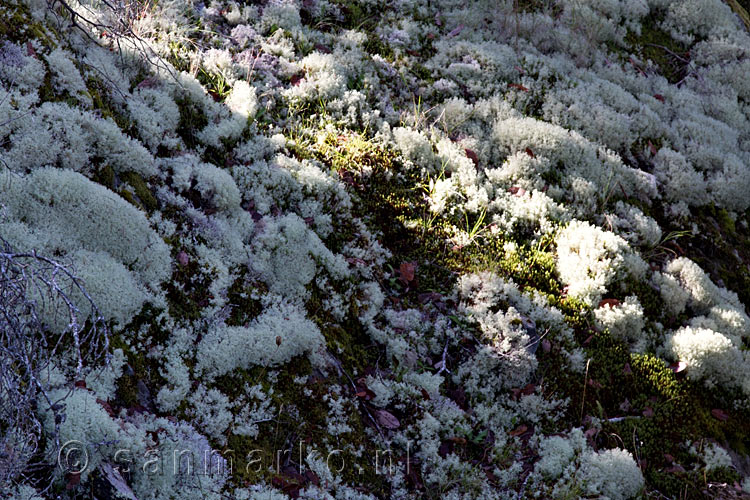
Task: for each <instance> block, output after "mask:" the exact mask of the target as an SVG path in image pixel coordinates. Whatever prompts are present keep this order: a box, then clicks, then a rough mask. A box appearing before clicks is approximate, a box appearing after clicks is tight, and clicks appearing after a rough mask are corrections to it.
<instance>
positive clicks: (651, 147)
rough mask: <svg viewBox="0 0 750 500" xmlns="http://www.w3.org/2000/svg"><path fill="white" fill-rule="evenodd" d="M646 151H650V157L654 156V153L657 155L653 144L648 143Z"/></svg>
mask: <svg viewBox="0 0 750 500" xmlns="http://www.w3.org/2000/svg"><path fill="white" fill-rule="evenodd" d="M648 149H649V151H651V154H652V155H654V156H656V153H657V151H656V146H654V143H653V142H651V141H648Z"/></svg>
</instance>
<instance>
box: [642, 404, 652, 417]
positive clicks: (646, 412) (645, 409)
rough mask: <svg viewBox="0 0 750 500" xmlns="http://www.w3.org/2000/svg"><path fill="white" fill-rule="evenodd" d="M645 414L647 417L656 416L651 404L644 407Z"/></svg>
mask: <svg viewBox="0 0 750 500" xmlns="http://www.w3.org/2000/svg"><path fill="white" fill-rule="evenodd" d="M643 416H644V417H646V418H651V417H653V416H654V409H653V408H651V407H650V406H647V407H646V408H644V409H643Z"/></svg>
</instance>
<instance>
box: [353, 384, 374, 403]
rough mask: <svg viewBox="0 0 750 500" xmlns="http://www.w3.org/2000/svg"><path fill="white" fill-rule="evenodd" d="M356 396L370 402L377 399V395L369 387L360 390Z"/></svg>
mask: <svg viewBox="0 0 750 500" xmlns="http://www.w3.org/2000/svg"><path fill="white" fill-rule="evenodd" d="M355 396H357V397H358V398H362V399H364V400H365V401H370V400H372V399H374V398H375V393H374V392H373V391H372V390H370V389H368V388H367V387H365V388H364V389H360V390H359V391H358V392H357V393H356V394H355Z"/></svg>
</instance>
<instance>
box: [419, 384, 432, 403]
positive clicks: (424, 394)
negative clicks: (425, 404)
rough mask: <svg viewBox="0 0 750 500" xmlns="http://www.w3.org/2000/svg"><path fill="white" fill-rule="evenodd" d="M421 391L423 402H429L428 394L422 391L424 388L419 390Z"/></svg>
mask: <svg viewBox="0 0 750 500" xmlns="http://www.w3.org/2000/svg"><path fill="white" fill-rule="evenodd" d="M421 391H422V397H423V398H424V400H425V401H429V400H430V394H429V393H428V392H427V391H426V390H425V389H424V387H423V388H422V389H421Z"/></svg>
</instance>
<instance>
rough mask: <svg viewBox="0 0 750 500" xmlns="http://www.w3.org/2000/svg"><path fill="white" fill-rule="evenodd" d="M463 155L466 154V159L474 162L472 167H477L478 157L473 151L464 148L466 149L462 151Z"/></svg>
mask: <svg viewBox="0 0 750 500" xmlns="http://www.w3.org/2000/svg"><path fill="white" fill-rule="evenodd" d="M464 153H466V157H467V158H469V159H470V160H471V161H473V162H474V166H475V167H476V166H478V165H479V157H478V156H477V154H476V153H475V152H474V151H472V150H471V149H469V148H466V149H464Z"/></svg>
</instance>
